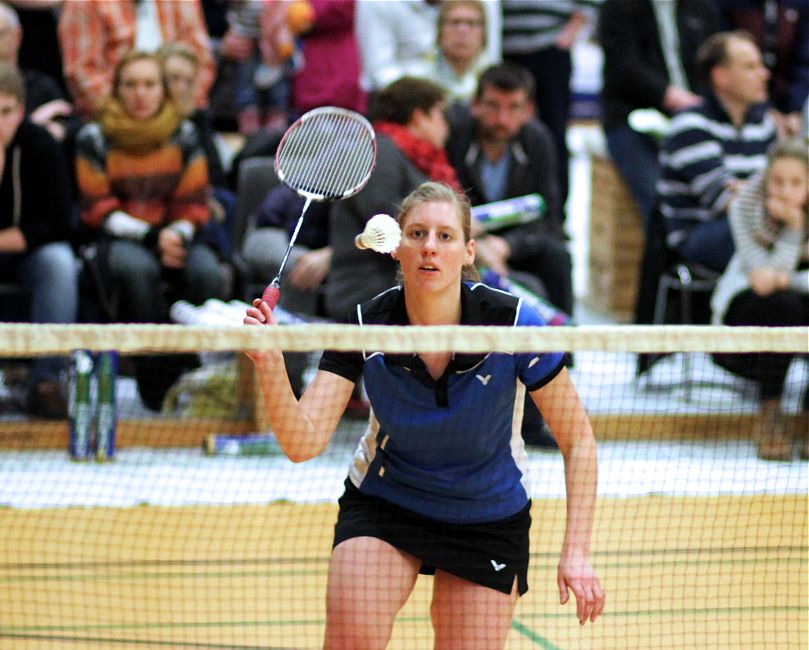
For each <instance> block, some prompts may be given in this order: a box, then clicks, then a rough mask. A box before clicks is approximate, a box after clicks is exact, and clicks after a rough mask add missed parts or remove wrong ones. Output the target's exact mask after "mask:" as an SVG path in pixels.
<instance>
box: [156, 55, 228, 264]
mask: <svg viewBox="0 0 809 650" xmlns="http://www.w3.org/2000/svg"><path fill="white" fill-rule="evenodd" d="M159 55H160V60H161V61H162V63H163V70H164V73H165V75H166V86H167V88H168V93H169V96H170V97H171V99H172V101H173V102H174V104H175V105H176V107H177V109H178V110H179V111H180V115H182V116H183V117H184V118H186V119H188V120H189V121H190V122H191V123H192V124H193V125H194V127H196V129H197V134H198V135H199V140H200V144H201V145H202V148H203V149H204V151H205V159H206V160H207V163H208V181H209V183H210V185H211V187H212V189H213V195H212V196H211V197H210V198H209V200H208V206H209V207H210V209H211V219H210V220H209V221H208V223H207V224H205V225H204V226H203V227H202V230H201V235H202V237H203V239H204V240H205V241H206V242H208V243H209V244H210V245H211V246H213V248H214V249H216V250H217V251H218V252H219V253H220V255H222V257H223V258H225V259H229V258H230V255H231V241H230V233H231V232H232V230H233V220H234V218H235V216H234V215H235V210H236V196H235V195H234V194H233V192H232V191H231V190H230V188H229V187H228V181H227V175H226V174H225V170H224V167H223V165H222V159H221V158H220V156H219V149H218V147H217V144H216V134H215V132H214V129H213V125H212V120H211V116H210V113H209V111H208V109H207V108H199V107H197V106H196V105H195V104H194V98H195V97H196V94H197V86H198V84H199V61H198V59H197V56H196V54H194V51H193V50H192V49H191V48H190V47H188V46H187V45H185V44H184V43H170V44H168V45H164V46H163V47H161V48H160V51H159Z"/></svg>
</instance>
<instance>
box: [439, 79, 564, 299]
mask: <svg viewBox="0 0 809 650" xmlns="http://www.w3.org/2000/svg"><path fill="white" fill-rule="evenodd" d="M533 93H534V83H533V78H532V77H531V75H530V74H529V73H528V72H527V71H526V70H525V69H523V68H520V67H517V66H514V65H511V64H499V65H496V66H492V67H490V68H488V69H487V70H485V71H484V72H483V74H482V75H481V77H480V80H479V82H478V88H477V92H476V94H475V98H474V99H473V100H472V105H471V111H465V112H464V114H463V115H458V116H456V117H457V119H456V120H455V121H454V122H453V124H452V128H451V129H450V137H449V140H448V143H447V151H448V152H449V157H450V161H451V162H452V164H453V166H454V167H455V169H456V171H457V173H458V177H459V179H460V182H461V185H462V187H464V189H465V190H466V192H467V194H468V196H469V198H470V200H471V201H472V204H473V205H479V204H481V203H490V202H492V201H500V200H502V199H507V198H514V197H517V196H523V195H525V194H532V193H538V194H540V195H541V196H542V197H543V199H544V200H545V203H546V205H547V213H546V216H545V217H544V219H543V220H541V221H537V222H533V223H529V224H522V225H518V226H513V227H511V228H508V229H506V230H505V231H503V232H501V233H500V234H498V235H491V234H490V235H487V236H485V237H479V238H478V239H477V256H478V259H479V261H481V262H482V263H483V264H484V265H485V266H488V267H490V268H492V269H494V270H495V271H497V272H498V273H500V274H501V275H503V274H505V275H507V274H508V269H509V268H511V269H514V270H517V271H524V272H526V273H528V274H529V275H530V276H533V277H534V278H536V279H537V280H539V281H540V282H541V283H542V285H544V287H545V289H546V290H547V293H548V297H549V298H550V301H551V302H552V303H553V304H554V305H556V307H558V308H559V309H561V310H562V311H565V312H567V313H568V314H571V313H572V311H573V288H572V278H571V260H570V254H569V252H568V251H567V247H566V245H565V241H564V238H563V236H562V234H561V232H562V230H561V210H562V208H561V204H560V199H559V196H560V181H559V176H558V169H557V165H556V161H557V156H556V151H555V148H554V142H553V138H552V136H551V135H550V133H549V131H548V129H547V127H546V126H545V125H544V124H542V123H541V122H539V121H537V120H535V119H534V118H533V116H534V104H533Z"/></svg>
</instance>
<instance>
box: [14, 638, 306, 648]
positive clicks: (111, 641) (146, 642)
mask: <svg viewBox="0 0 809 650" xmlns="http://www.w3.org/2000/svg"><path fill="white" fill-rule="evenodd" d="M4 638H5V639H17V640H20V641H60V642H64V643H103V644H105V645H143V646H149V647H154V646H155V645H157V646H163V647H166V648H217V650H295V648H293V647H292V646H283V647H281V646H265V645H223V644H221V643H205V642H203V641H157V640H155V639H115V638H110V637H87V636H51V635H38V634H0V639H4Z"/></svg>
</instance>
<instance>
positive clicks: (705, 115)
mask: <svg viewBox="0 0 809 650" xmlns="http://www.w3.org/2000/svg"><path fill="white" fill-rule="evenodd" d="M697 65H698V68H699V71H700V74H701V75H702V78H703V80H704V82H705V84H706V85H707V86H708V87H709V88H710V92H709V93H708V95H707V97H706V99H705V100H704V101H703V102H702V103H701V104H699V105H698V106H695V107H694V108H691V109H688V110H685V111H682V112H681V113H678V114H677V115H676V116H675V117H674V119H672V121H671V124H670V125H669V133H668V136H667V137H666V139H665V141H664V142H663V148H662V152H661V156H660V162H661V177H660V180H659V181H658V183H657V194H658V201H659V206H660V211H661V212H662V214H663V218H664V219H665V222H666V230H667V238H666V241H667V243H668V245H669V246H670V247H671V248H672V249H674V250H675V251H676V252H677V254H679V255H680V256H681V257H682V258H683V259H684V260H686V261H689V262H697V263H699V264H702V265H703V266H706V267H707V268H709V269H713V270H714V271H720V272H721V271H723V270H724V269H725V266H727V263H728V261H729V260H730V257H731V255H732V254H733V238H732V237H731V233H730V226H729V225H728V220H727V210H728V207H729V205H730V203H731V201H732V199H733V197H734V196H735V195H736V194H737V193H738V191H739V189H740V188H741V186H742V183H743V181H744V180H745V179H747V178H748V177H750V176H751V175H752V174H754V173H755V172H757V171H760V170H762V169H763V168H764V166H765V164H766V151H767V147H768V146H769V145H770V144H771V143H772V142H773V140H774V139H775V136H776V125H775V122H774V120H773V119H772V117H770V115H769V114H768V112H767V78H768V76H769V74H768V72H767V69H766V68H765V67H764V65H763V64H762V62H761V53H760V52H759V49H758V47H757V46H756V44H755V43H754V42H753V39H752V37H751V36H750V35H749V34H747V33H746V32H720V33H717V34H714V35H713V36H711V37H709V38H708V39H707V40H706V41H705V42H704V43H703V44H702V45H701V46H700V48H699V51H698V52H697Z"/></svg>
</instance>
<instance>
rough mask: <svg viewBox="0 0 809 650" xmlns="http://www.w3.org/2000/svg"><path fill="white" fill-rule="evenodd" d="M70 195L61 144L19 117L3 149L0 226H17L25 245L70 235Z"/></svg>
mask: <svg viewBox="0 0 809 650" xmlns="http://www.w3.org/2000/svg"><path fill="white" fill-rule="evenodd" d="M70 217H71V196H70V181H69V176H68V171H67V164H66V162H65V159H64V155H63V153H62V148H61V147H60V146H59V144H58V143H57V142H56V141H55V140H54V139H53V137H51V134H50V133H48V132H47V130H45V129H44V128H42V127H41V126H37V125H36V124H32V123H31V122H29V121H28V120H27V119H25V120H23V121H22V123H21V124H20V126H19V128H18V129H17V133H16V134H15V135H14V139H13V140H12V141H11V144H10V145H9V147H8V148H7V149H6V162H5V167H4V169H3V177H2V180H1V181H0V229H5V228H10V227H12V226H17V227H19V228H20V230H21V231H22V234H23V236H24V237H25V241H26V244H27V246H28V248H29V249H32V248H36V247H37V246H41V245H42V244H47V243H50V242H54V241H65V240H68V239H69V237H70Z"/></svg>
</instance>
